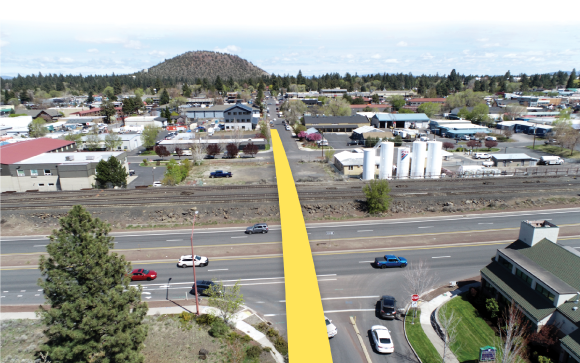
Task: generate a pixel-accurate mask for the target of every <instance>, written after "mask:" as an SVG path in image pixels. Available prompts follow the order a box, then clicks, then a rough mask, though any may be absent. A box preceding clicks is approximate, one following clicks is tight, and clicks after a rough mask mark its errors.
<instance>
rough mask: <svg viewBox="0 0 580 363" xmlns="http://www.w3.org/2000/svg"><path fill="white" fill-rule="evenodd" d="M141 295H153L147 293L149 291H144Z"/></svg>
mask: <svg viewBox="0 0 580 363" xmlns="http://www.w3.org/2000/svg"><path fill="white" fill-rule="evenodd" d="M141 294H145V295H151V293H150V292H147V291H143V292H142V293H141Z"/></svg>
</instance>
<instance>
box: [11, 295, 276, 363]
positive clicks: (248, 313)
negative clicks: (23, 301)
mask: <svg viewBox="0 0 580 363" xmlns="http://www.w3.org/2000/svg"><path fill="white" fill-rule="evenodd" d="M35 308H36V306H35ZM199 310H200V313H201V314H209V313H210V312H214V313H215V312H217V309H215V308H213V307H210V306H202V305H200V307H199ZM184 311H186V312H189V313H195V311H196V309H195V305H184V306H179V305H175V306H166V307H156V308H149V310H148V311H147V315H162V314H181V313H182V312H184ZM253 317H256V318H258V319H259V320H261V321H263V322H265V321H264V319H262V318H261V317H260V316H259V315H258V314H256V312H255V311H254V310H252V309H250V308H248V307H247V306H243V307H242V310H241V311H240V312H238V313H237V314H236V315H235V316H234V317H233V319H232V322H233V324H234V326H235V327H236V329H238V330H240V331H242V332H244V333H245V334H247V335H248V336H250V338H252V339H253V340H255V341H256V342H258V343H260V345H261V346H262V347H269V348H270V349H272V350H271V352H270V354H272V357H273V358H274V359H275V360H276V362H277V363H284V357H282V355H281V354H280V353H278V351H277V350H276V348H275V347H274V345H273V344H272V343H271V342H270V340H268V338H267V337H266V336H265V335H264V334H262V332H260V331H258V330H257V329H256V328H254V327H253V326H252V325H251V324H249V323H247V322H246V320H248V321H249V319H250V318H252V319H253V320H255V318H253ZM16 319H38V317H37V316H36V313H34V312H18V313H16V312H15V313H4V312H3V313H2V314H1V315H0V320H16Z"/></svg>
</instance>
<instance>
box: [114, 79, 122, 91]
mask: <svg viewBox="0 0 580 363" xmlns="http://www.w3.org/2000/svg"><path fill="white" fill-rule="evenodd" d="M113 89H114V90H115V95H120V94H121V93H123V87H122V86H121V81H120V80H119V77H115V82H113Z"/></svg>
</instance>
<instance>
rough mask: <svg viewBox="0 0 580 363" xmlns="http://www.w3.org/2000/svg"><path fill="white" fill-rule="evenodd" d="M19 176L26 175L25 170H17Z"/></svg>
mask: <svg viewBox="0 0 580 363" xmlns="http://www.w3.org/2000/svg"><path fill="white" fill-rule="evenodd" d="M17 172H18V176H24V175H25V174H24V170H17Z"/></svg>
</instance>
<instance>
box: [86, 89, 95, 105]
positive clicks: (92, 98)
mask: <svg viewBox="0 0 580 363" xmlns="http://www.w3.org/2000/svg"><path fill="white" fill-rule="evenodd" d="M88 93H89V97H87V104H89V103H93V102H95V98H94V97H93V90H89V92H88Z"/></svg>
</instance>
